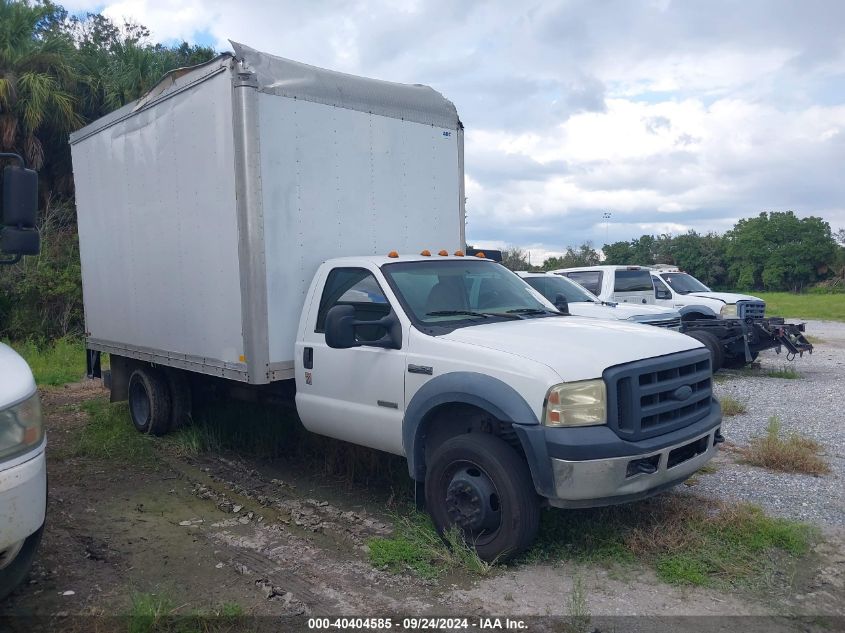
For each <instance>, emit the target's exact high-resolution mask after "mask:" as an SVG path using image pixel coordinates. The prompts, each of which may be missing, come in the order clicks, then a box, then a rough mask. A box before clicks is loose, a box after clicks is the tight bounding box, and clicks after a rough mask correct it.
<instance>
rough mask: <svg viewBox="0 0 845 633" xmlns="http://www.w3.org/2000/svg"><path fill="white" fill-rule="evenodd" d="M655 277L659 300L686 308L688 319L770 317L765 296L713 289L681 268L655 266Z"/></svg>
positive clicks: (664, 304) (656, 293)
mask: <svg viewBox="0 0 845 633" xmlns="http://www.w3.org/2000/svg"><path fill="white" fill-rule="evenodd" d="M651 280H652V282H653V284H654V298H655V303H657V305H661V306H666V307H671V308H677V309H680V310H683V311H684V314H685V318H686V319H688V320H694V319H705V318H723V319H746V318H751V319H762V318H763V317H765V316H766V302H765V301H763V300H762V299H760V298H758V297H752V296H751V295H744V294H737V293H735V292H713V291H712V290H710V288H708V287H707V286H705V285H704V284H703V283H701V282H700V281H699V280H698V279H696V278H695V277H693V276H692V275H690V274H689V273H685V272H683V271H682V270H679V269H677V268H666V267H663V268H659V269H657V268H656V269H652V270H651Z"/></svg>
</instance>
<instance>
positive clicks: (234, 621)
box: [127, 593, 252, 633]
mask: <svg viewBox="0 0 845 633" xmlns="http://www.w3.org/2000/svg"><path fill="white" fill-rule="evenodd" d="M179 611H180V607H175V606H174V604H173V601H172V599H171V598H170V597H169V596H163V595H159V594H151V593H135V594H133V595H132V604H131V607H130V609H129V613H128V615H127V624H128V626H127V629H128V631H129V633H153V632H156V633H158V632H162V633H163V632H167V633H216V632H218V631H221V632H222V631H248V630H252V623H248V622H247V621H246V620H244V619H243V617H244V610H243V608H242V607H241V606H240V605H239V604H237V603H233V602H225V603H223V604H221V605H218V606H216V607H213V608H211V609H200V610H193V611H190V612H187V613H179Z"/></svg>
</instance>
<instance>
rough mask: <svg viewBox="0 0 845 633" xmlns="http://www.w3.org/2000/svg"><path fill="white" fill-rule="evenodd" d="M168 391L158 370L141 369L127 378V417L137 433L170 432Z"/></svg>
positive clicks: (165, 382) (158, 433)
mask: <svg viewBox="0 0 845 633" xmlns="http://www.w3.org/2000/svg"><path fill="white" fill-rule="evenodd" d="M170 412H171V406H170V389H169V387H168V385H167V378H166V377H165V376H164V374H163V373H162V372H161V371H159V370H158V369H153V368H152V367H142V368H140V369H136V370H135V371H133V372H132V375H131V376H129V417H131V418H132V424H134V425H135V429H136V430H137V431H138V432H139V433H147V434H150V435H164V434H165V433H167V432H168V431H169V430H170Z"/></svg>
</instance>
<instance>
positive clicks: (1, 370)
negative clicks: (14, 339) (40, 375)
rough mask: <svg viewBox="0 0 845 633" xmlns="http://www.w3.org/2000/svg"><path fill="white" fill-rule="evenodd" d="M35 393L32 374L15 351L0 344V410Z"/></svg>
mask: <svg viewBox="0 0 845 633" xmlns="http://www.w3.org/2000/svg"><path fill="white" fill-rule="evenodd" d="M34 391H35V381H34V380H33V379H32V372H31V371H30V369H29V365H27V364H26V362H25V361H24V359H23V358H21V357H20V356H19V355H18V353H17V352H15V350H13V349H12V348H11V347H9V346H8V345H4V344H3V343H0V409H3V408H5V407H7V406H9V405H11V404H13V403H15V402H19V401H20V400H23V399H24V398H26V397H27V396H30V395H32V392H34Z"/></svg>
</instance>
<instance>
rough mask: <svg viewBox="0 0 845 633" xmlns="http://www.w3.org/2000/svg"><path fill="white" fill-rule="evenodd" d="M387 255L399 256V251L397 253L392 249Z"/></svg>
mask: <svg viewBox="0 0 845 633" xmlns="http://www.w3.org/2000/svg"><path fill="white" fill-rule="evenodd" d="M387 256H388V257H399V253H397V252H396V251H390V252H389V253H388V254H387Z"/></svg>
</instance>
